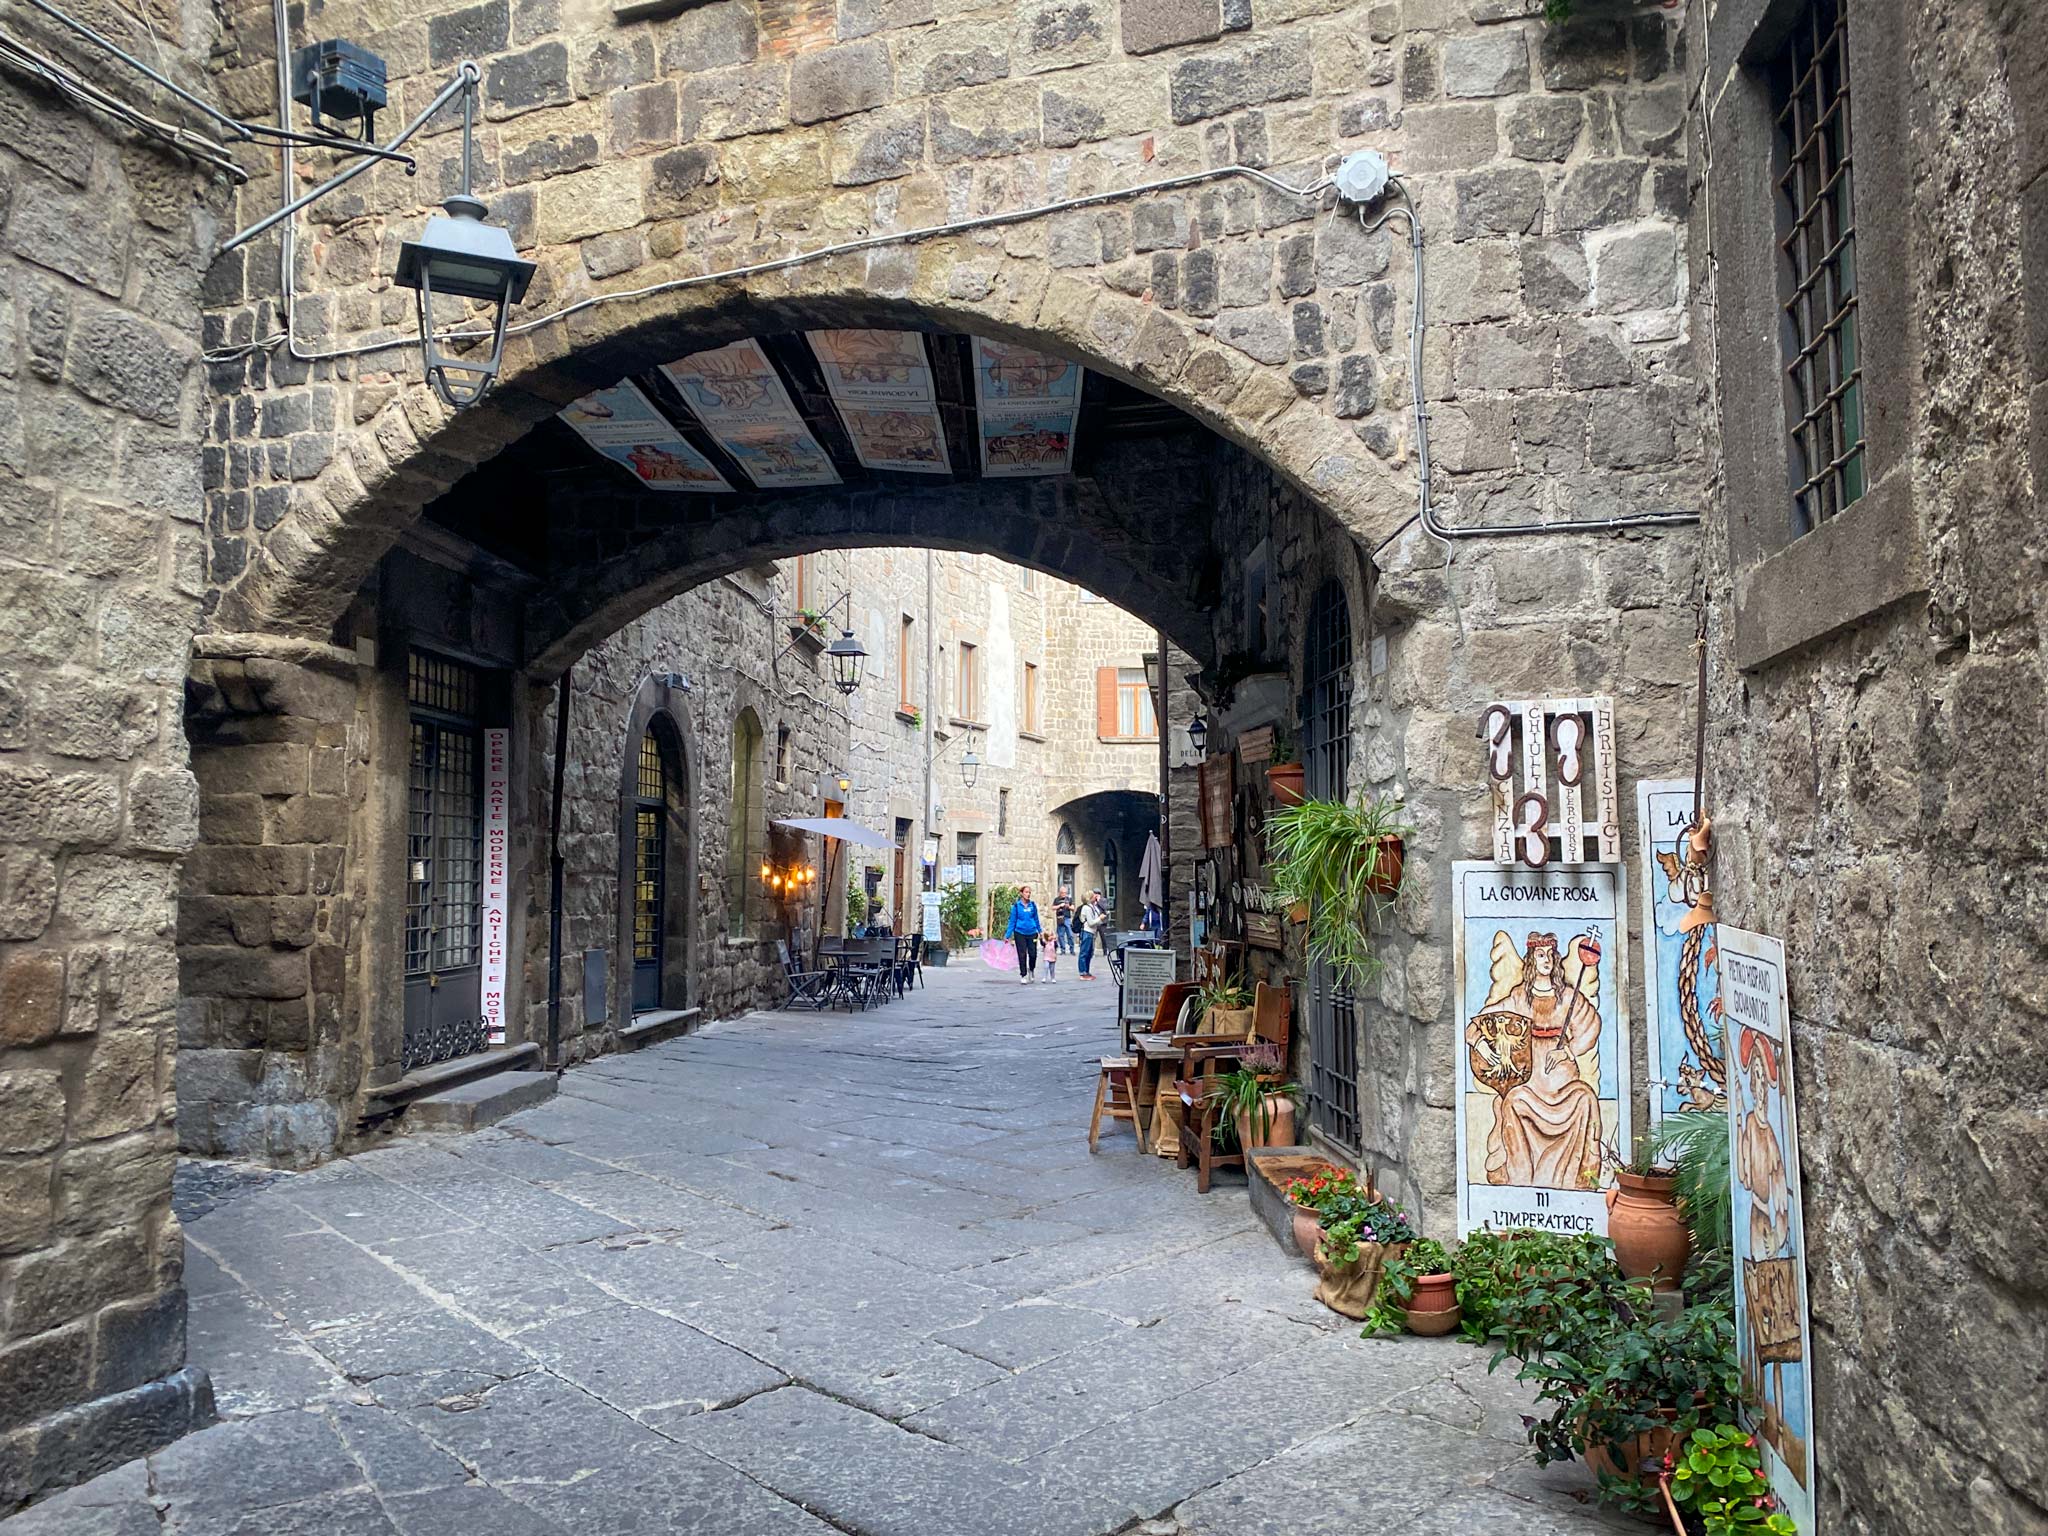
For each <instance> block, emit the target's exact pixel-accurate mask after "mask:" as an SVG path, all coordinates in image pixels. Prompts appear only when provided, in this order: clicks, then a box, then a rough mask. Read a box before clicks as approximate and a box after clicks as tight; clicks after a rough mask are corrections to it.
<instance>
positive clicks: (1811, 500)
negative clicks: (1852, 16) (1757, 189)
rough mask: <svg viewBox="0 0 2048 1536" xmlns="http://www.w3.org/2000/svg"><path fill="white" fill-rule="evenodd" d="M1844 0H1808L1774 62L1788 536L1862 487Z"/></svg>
mask: <svg viewBox="0 0 2048 1536" xmlns="http://www.w3.org/2000/svg"><path fill="white" fill-rule="evenodd" d="M1846 5H1847V0H1810V3H1809V4H1808V5H1807V6H1806V8H1805V10H1804V12H1803V13H1802V14H1801V16H1800V18H1799V20H1798V22H1797V23H1796V24H1795V25H1794V26H1793V29H1792V33H1791V36H1790V37H1789V38H1788V39H1787V41H1786V44H1785V51H1784V54H1783V56H1782V57H1781V59H1780V60H1779V64H1778V74H1777V81H1776V105H1777V122H1778V134H1779V143H1780V146H1781V155H1782V169H1781V171H1780V173H1779V177H1778V187H1779V190H1780V192H1781V194H1782V196H1783V199H1784V201H1783V203H1782V204H1781V209H1782V213H1781V218H1782V219H1783V221H1784V222H1783V224H1782V225H1781V228H1782V230H1783V233H1782V235H1781V236H1780V239H1779V246H1780V249H1781V250H1782V251H1783V252H1784V257H1785V260H1784V264H1783V272H1784V285H1785V295H1784V315H1785V321H1784V325H1783V328H1782V329H1783V342H1784V351H1785V377H1786V401H1787V406H1788V409H1787V415H1788V417H1789V419H1790V427H1791V438H1792V480H1793V487H1792V499H1793V534H1794V536H1795V537H1796V536H1797V535H1799V534H1802V533H1809V532H1811V531H1812V530H1813V529H1814V528H1816V527H1818V526H1819V525H1820V524H1821V523H1822V522H1823V521H1824V520H1826V519H1827V518H1830V517H1833V516H1834V515H1835V514H1836V513H1837V512H1839V511H1841V510H1842V509H1843V508H1844V507H1846V506H1848V505H1849V503H1850V502H1852V501H1854V500H1856V498H1857V497H1859V496H1861V495H1862V494H1863V486H1864V465H1863V375H1862V356H1861V353H1860V351H1859V348H1858V344H1857V325H1856V319H1857V316H1856V298H1857V295H1856V235H1855V228H1856V226H1855V216H1854V213H1855V209H1854V200H1853V198H1852V195H1851V169H1852V165H1853V157H1852V155H1851V153H1850V134H1849V71H1848V62H1847V59H1846V57H1845V55H1846V52H1847V47H1848V32H1847V16H1846Z"/></svg>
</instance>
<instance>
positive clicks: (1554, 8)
mask: <svg viewBox="0 0 2048 1536" xmlns="http://www.w3.org/2000/svg"><path fill="white" fill-rule="evenodd" d="M1571 18H1572V0H1543V19H1544V20H1545V21H1570V20H1571Z"/></svg>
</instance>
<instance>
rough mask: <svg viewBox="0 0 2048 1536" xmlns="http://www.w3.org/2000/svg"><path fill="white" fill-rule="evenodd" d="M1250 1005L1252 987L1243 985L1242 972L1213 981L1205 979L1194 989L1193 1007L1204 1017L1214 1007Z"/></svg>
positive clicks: (1229, 1007)
mask: <svg viewBox="0 0 2048 1536" xmlns="http://www.w3.org/2000/svg"><path fill="white" fill-rule="evenodd" d="M1251 1005H1252V989H1251V988H1250V987H1248V986H1246V985H1245V979H1244V973H1243V972H1241V971H1240V972H1239V973H1238V974H1237V975H1235V976H1223V977H1219V978H1217V979H1216V980H1214V981H1205V982H1203V983H1202V984H1201V986H1199V987H1198V988H1196V989H1195V1008H1196V1010H1197V1012H1198V1013H1199V1014H1200V1016H1201V1017H1202V1018H1204V1019H1206V1018H1208V1017H1209V1014H1210V1011H1211V1010H1212V1009H1216V1008H1224V1009H1232V1008H1249V1007H1251Z"/></svg>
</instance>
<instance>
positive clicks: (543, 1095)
mask: <svg viewBox="0 0 2048 1536" xmlns="http://www.w3.org/2000/svg"><path fill="white" fill-rule="evenodd" d="M554 1096H555V1074H554V1073H552V1072H499V1073H496V1074H494V1075H493V1076H491V1077H483V1078H478V1079H477V1080H476V1081H474V1082H468V1083H457V1084H455V1085H454V1086H453V1087H452V1088H443V1089H441V1090H440V1091H439V1092H438V1093H430V1094H427V1095H426V1096H425V1097H424V1098H418V1099H415V1100H413V1101H412V1103H411V1104H409V1105H407V1106H406V1110H405V1128H406V1129H407V1130H408V1131H475V1130H481V1129H482V1128H483V1127H484V1126H487V1125H494V1124H496V1123H497V1122H498V1121H500V1120H502V1119H504V1118H505V1117H506V1116H507V1115H511V1114H517V1113H518V1112H519V1111H520V1110H522V1109H531V1108H533V1106H534V1105H536V1104H544V1103H546V1102H547V1101H548V1100H549V1099H551V1098H553V1097H554Z"/></svg>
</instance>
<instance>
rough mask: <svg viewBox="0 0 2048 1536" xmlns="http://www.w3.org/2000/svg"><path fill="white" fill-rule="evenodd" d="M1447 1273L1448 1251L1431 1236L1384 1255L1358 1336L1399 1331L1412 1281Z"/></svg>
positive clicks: (1412, 1289)
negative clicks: (1378, 1281) (1396, 1251)
mask: <svg viewBox="0 0 2048 1536" xmlns="http://www.w3.org/2000/svg"><path fill="white" fill-rule="evenodd" d="M1447 1273H1454V1271H1453V1270H1452V1269H1451V1255H1450V1252H1449V1250H1448V1249H1446V1248H1445V1247H1444V1245H1443V1244H1442V1243H1440V1242H1438V1241H1437V1240H1436V1239H1435V1238H1433V1237H1418V1238H1417V1239H1416V1240H1415V1241H1414V1242H1413V1243H1411V1244H1409V1246H1408V1247H1407V1249H1406V1250H1405V1251H1403V1252H1400V1253H1390V1254H1388V1255H1387V1262H1386V1266H1385V1267H1384V1268H1383V1269H1382V1270H1381V1271H1380V1288H1379V1290H1378V1291H1377V1292H1376V1293H1375V1294H1374V1296H1373V1302H1372V1307H1371V1309H1370V1310H1369V1311H1368V1312H1367V1313H1366V1314H1365V1327H1364V1329H1363V1330H1361V1331H1360V1333H1359V1337H1360V1338H1363V1339H1370V1338H1375V1337H1378V1336H1380V1335H1383V1334H1389V1333H1399V1332H1400V1331H1401V1330H1402V1329H1403V1328H1405V1327H1407V1326H1408V1303H1409V1302H1410V1301H1411V1300H1412V1299H1413V1298H1414V1296H1415V1282H1416V1281H1417V1280H1420V1279H1421V1278H1422V1277H1423V1276H1424V1275H1441V1274H1447Z"/></svg>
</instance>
